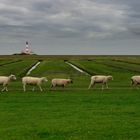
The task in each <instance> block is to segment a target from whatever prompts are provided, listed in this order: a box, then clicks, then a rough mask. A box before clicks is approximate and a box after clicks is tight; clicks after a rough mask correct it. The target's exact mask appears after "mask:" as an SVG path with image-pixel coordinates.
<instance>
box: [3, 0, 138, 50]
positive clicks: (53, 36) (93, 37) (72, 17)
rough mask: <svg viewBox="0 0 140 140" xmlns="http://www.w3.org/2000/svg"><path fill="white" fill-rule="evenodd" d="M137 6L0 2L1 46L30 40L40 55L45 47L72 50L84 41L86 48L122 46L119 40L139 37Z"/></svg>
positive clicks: (79, 0) (127, 1) (103, 0)
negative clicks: (110, 43)
mask: <svg viewBox="0 0 140 140" xmlns="http://www.w3.org/2000/svg"><path fill="white" fill-rule="evenodd" d="M139 6H140V2H139V1H137V0H133V1H132V0H117V1H116V0H112V1H110V0H95V1H92V0H76V1H75V0H71V1H68V0H23V1H19V0H0V13H1V14H0V42H2V43H5V46H6V43H7V42H6V40H8V41H9V42H10V43H12V41H13V42H14V43H15V42H17V43H22V41H24V40H28V39H30V40H32V41H35V42H36V43H37V42H40V43H42V45H41V46H42V51H43V49H44V47H45V44H49V45H51V46H53V45H54V48H55V47H56V46H57V47H59V46H58V45H60V46H64V45H66V44H67V43H73V44H75V45H74V46H73V47H75V46H83V44H84V43H83V41H86V46H90V45H91V46H92V44H96V45H98V46H99V47H100V45H99V44H98V43H97V42H98V41H103V42H104V41H105V40H106V41H107V42H109V41H114V42H116V43H118V44H119V43H120V45H122V43H121V41H120V40H123V39H124V40H129V39H130V38H132V39H136V38H138V37H139V35H140V31H139V23H140V10H139ZM58 40H61V41H60V42H59V41H58ZM55 42H57V43H55ZM74 42H76V43H74ZM81 42H82V44H81ZM88 42H89V43H88ZM107 44H109V43H107ZM126 44H127V43H126ZM8 45H9V44H8ZM14 45H15V44H14ZM43 46H44V47H43ZM66 46H69V45H66ZM57 47H56V48H55V49H57ZM52 48H53V47H52ZM70 48H71V47H70ZM70 48H69V49H70ZM89 48H90V47H89ZM67 49H68V48H67V47H64V49H63V50H64V51H65V52H66V51H67ZM71 49H72V48H71ZM73 49H74V48H73ZM73 49H72V50H73ZM96 49H97V48H96ZM79 51H80V50H79ZM89 51H90V50H89ZM97 52H98V51H97Z"/></svg>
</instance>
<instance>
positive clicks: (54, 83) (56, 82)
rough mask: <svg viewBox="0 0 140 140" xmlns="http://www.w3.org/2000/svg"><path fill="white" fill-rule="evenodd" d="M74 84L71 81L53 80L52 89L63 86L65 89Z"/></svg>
mask: <svg viewBox="0 0 140 140" xmlns="http://www.w3.org/2000/svg"><path fill="white" fill-rule="evenodd" d="M69 83H73V81H72V80H71V79H59V78H56V79H52V85H51V88H53V87H56V86H62V87H65V86H66V85H67V84H69Z"/></svg>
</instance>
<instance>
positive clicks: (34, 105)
mask: <svg viewBox="0 0 140 140" xmlns="http://www.w3.org/2000/svg"><path fill="white" fill-rule="evenodd" d="M139 99H140V94H139V91H138V90H130V91H128V90H123V91H122V90H117V91H115V90H106V91H104V92H103V93H102V92H100V91H99V90H95V91H92V90H90V91H88V92H87V91H47V92H44V93H38V92H27V93H22V92H21V93H20V92H10V93H9V94H1V96H0V120H1V125H0V139H1V140H25V139H26V140H40V139H44V140H46V139H47V140H79V139H81V140H87V139H89V140H90V139H98V140H104V139H105V140H108V139H112V140H114V139H116V140H124V139H127V140H129V139H130V140H139V139H140V133H139V132H140V125H139V124H140V119H139V116H140V111H139V105H140V103H139Z"/></svg>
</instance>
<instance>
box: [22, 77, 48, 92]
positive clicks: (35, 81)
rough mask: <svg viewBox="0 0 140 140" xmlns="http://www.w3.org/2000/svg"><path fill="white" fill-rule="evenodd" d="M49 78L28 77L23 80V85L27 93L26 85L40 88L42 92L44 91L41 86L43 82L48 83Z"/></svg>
mask: <svg viewBox="0 0 140 140" xmlns="http://www.w3.org/2000/svg"><path fill="white" fill-rule="evenodd" d="M47 81H48V80H47V78H46V77H41V78H38V77H30V76H26V77H23V78H22V84H23V90H24V91H26V85H33V86H36V85H37V86H38V87H39V89H40V91H42V88H41V84H42V83H43V82H47ZM33 89H34V88H33Z"/></svg>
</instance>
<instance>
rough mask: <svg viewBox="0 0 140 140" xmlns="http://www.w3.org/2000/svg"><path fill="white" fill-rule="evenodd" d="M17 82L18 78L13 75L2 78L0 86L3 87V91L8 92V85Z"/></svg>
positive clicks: (0, 78)
mask: <svg viewBox="0 0 140 140" xmlns="http://www.w3.org/2000/svg"><path fill="white" fill-rule="evenodd" d="M12 80H16V76H15V75H13V74H11V75H10V76H0V85H3V89H2V90H1V91H4V90H5V91H8V88H7V86H8V84H9V82H10V81H12Z"/></svg>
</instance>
